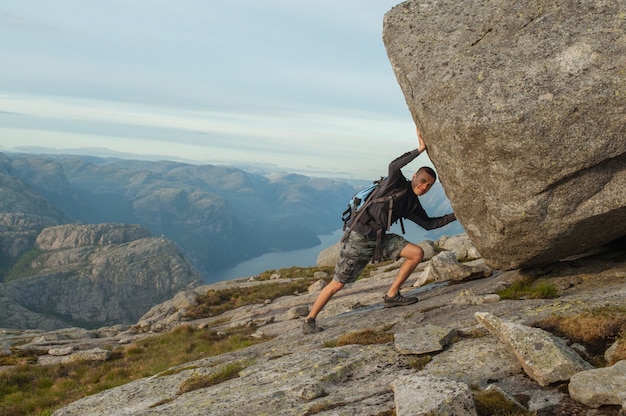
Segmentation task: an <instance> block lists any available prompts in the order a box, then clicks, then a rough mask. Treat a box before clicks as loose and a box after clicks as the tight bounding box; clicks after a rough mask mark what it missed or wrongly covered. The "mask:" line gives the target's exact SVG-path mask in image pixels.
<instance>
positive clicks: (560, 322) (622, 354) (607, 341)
mask: <svg viewBox="0 0 626 416" xmlns="http://www.w3.org/2000/svg"><path fill="white" fill-rule="evenodd" d="M536 326H538V327H539V328H542V329H545V330H546V331H550V332H552V333H555V334H556V335H557V336H562V337H565V338H568V339H570V340H572V341H574V342H578V343H581V344H583V345H585V347H587V348H588V349H589V352H590V354H592V355H594V356H595V359H594V360H593V361H594V362H593V364H594V365H596V366H597V365H601V364H603V360H604V356H603V355H604V351H606V349H607V348H608V347H609V346H610V345H611V344H612V343H613V342H615V341H616V340H618V341H619V346H618V349H617V351H616V352H615V360H616V361H619V360H624V359H626V307H603V308H595V309H590V310H586V311H583V312H581V313H577V314H575V315H569V316H556V315H555V316H551V317H549V318H546V319H544V320H542V321H540V322H538V323H537V324H536Z"/></svg>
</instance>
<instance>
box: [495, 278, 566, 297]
mask: <svg viewBox="0 0 626 416" xmlns="http://www.w3.org/2000/svg"><path fill="white" fill-rule="evenodd" d="M498 295H500V298H502V299H554V298H556V297H558V295H559V293H558V290H557V289H556V287H554V285H552V284H551V283H550V282H548V281H547V280H544V279H540V280H533V279H531V278H524V279H521V280H517V281H515V282H513V284H512V285H511V286H509V287H507V288H506V289H504V290H501V291H499V292H498Z"/></svg>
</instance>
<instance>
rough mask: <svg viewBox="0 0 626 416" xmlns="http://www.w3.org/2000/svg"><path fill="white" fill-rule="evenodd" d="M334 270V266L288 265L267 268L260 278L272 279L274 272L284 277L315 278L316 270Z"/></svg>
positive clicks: (331, 271)
mask: <svg viewBox="0 0 626 416" xmlns="http://www.w3.org/2000/svg"><path fill="white" fill-rule="evenodd" d="M333 270H334V268H333V267H287V268H285V269H279V270H266V271H264V272H263V273H261V274H260V275H259V280H270V278H271V277H272V275H274V274H279V275H280V277H281V278H283V279H297V278H306V279H313V274H314V273H315V272H318V271H319V272H326V273H328V274H329V275H331V274H332V273H333Z"/></svg>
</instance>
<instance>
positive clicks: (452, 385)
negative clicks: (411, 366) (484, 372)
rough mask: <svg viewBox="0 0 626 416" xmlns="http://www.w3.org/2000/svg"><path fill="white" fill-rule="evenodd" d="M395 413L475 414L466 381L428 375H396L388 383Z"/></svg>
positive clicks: (417, 415)
mask: <svg viewBox="0 0 626 416" xmlns="http://www.w3.org/2000/svg"><path fill="white" fill-rule="evenodd" d="M391 388H393V392H394V395H395V399H396V415H398V416H428V415H455V416H476V415H477V414H478V413H477V412H476V408H475V406H474V399H473V398H472V394H471V391H470V389H469V387H468V386H467V384H464V383H459V382H457V381H453V380H450V379H444V378H437V377H433V376H431V375H410V376H404V377H398V378H397V379H396V380H394V381H393V383H391Z"/></svg>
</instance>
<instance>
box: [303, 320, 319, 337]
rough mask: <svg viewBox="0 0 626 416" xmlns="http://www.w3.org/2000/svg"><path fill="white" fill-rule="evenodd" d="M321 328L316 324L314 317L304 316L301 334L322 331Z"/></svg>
mask: <svg viewBox="0 0 626 416" xmlns="http://www.w3.org/2000/svg"><path fill="white" fill-rule="evenodd" d="M322 331H323V329H322V328H320V327H319V326H317V324H316V323H315V318H306V319H305V320H304V322H303V323H302V333H303V334H317V333H318V332H322Z"/></svg>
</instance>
